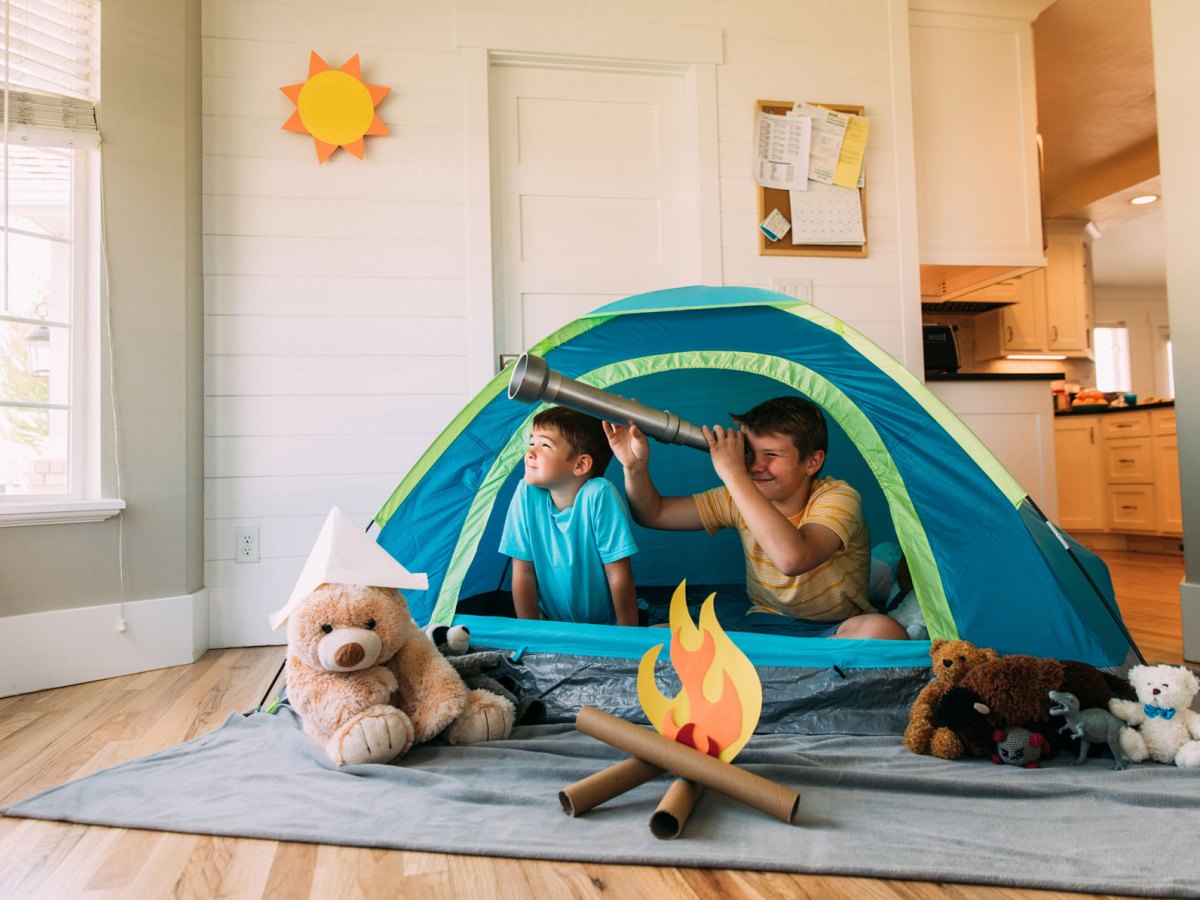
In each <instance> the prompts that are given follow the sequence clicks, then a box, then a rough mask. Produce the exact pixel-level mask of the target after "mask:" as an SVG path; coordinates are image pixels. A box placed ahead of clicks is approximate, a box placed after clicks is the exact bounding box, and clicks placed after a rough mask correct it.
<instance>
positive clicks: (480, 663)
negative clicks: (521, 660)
mask: <svg viewBox="0 0 1200 900" xmlns="http://www.w3.org/2000/svg"><path fill="white" fill-rule="evenodd" d="M425 633H426V634H427V635H429V639H430V640H431V641H433V645H434V646H435V647H437V648H438V650H439V651H441V653H442V655H443V656H444V657H446V661H447V662H448V663H450V665H451V667H453V668H454V670H455V671H456V672H458V674H459V675H460V676H461V677H462V680H463V681H464V682H465V683H466V685H467V687H468V688H471V689H472V690H475V689H478V690H482V691H488V692H490V693H493V694H498V695H500V696H501V697H504V698H506V699H507V700H508V701H509V702H511V703H512V705H513V708H514V709H515V710H516V715H515V716H514V718H513V722H514V724H516V725H533V724H536V723H537V722H540V721H542V720H543V719H544V718H545V716H546V705H545V704H544V703H542V701H541V700H539V699H538V698H536V697H528V696H523V695H522V693H521V686H520V685H519V684H518V683H517V682H516V680H515V679H513V678H511V677H509V676H508V675H500V676H497V677H492V676H491V675H488V674H486V672H487V671H489V670H492V669H496V668H497V667H499V665H500V663H501V662H503V661H504V659H505V654H503V653H501V652H500V651H499V650H475V651H471V649H470V647H471V630H470V629H469V628H467V626H466V625H427V626H426V627H425Z"/></svg>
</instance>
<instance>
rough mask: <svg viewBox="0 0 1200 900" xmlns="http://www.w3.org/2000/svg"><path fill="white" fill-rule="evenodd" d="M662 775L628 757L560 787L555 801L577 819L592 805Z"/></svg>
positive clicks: (645, 764)
mask: <svg viewBox="0 0 1200 900" xmlns="http://www.w3.org/2000/svg"><path fill="white" fill-rule="evenodd" d="M662 773H663V770H662V769H660V768H659V767H658V766H652V765H651V764H650V763H648V762H643V761H642V760H640V759H636V758H630V759H627V760H625V761H624V762H619V763H617V764H616V765H615V766H609V767H608V768H607V769H602V770H601V771H599V772H597V773H596V774H595V775H589V776H588V777H587V778H584V779H581V780H580V781H577V782H575V783H574V784H572V785H569V786H568V787H565V788H563V789H562V790H561V791H559V792H558V802H559V804H560V805H561V806H562V811H563V812H565V813H566V814H567V815H568V816H581V815H583V814H584V813H585V812H587V811H588V810H589V809H591V808H592V807H593V806H599V805H600V804H601V803H603V802H605V801H606V800H611V799H612V798H613V797H617V796H620V795H621V794H624V793H625V792H626V791H631V790H633V789H634V788H635V787H637V786H638V785H640V784H645V783H646V782H647V781H649V780H650V779H652V778H657V777H658V776H659V775H661V774H662Z"/></svg>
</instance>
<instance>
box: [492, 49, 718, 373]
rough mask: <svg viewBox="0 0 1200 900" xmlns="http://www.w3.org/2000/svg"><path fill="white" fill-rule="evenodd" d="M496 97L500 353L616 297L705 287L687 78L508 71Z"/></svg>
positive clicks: (496, 82)
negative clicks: (692, 285) (702, 279)
mask: <svg viewBox="0 0 1200 900" xmlns="http://www.w3.org/2000/svg"><path fill="white" fill-rule="evenodd" d="M490 90H491V98H490V109H491V140H492V157H493V170H492V176H493V178H492V185H493V187H492V191H493V216H494V218H493V234H494V235H495V237H494V247H493V251H494V252H493V267H494V294H493V296H494V303H495V339H496V345H495V346H496V347H497V348H498V351H499V353H500V354H516V353H520V352H521V351H523V350H525V349H528V348H529V347H530V346H532V345H533V344H534V343H536V342H537V341H538V340H540V339H541V338H543V337H545V336H546V335H548V334H550V333H551V332H553V331H554V330H555V329H557V328H559V327H561V326H562V325H565V324H566V323H568V322H570V321H571V320H573V319H575V318H577V317H578V316H579V315H581V314H583V313H586V312H589V311H591V310H593V309H595V308H596V307H598V306H600V305H602V304H604V303H607V302H609V301H611V300H615V299H619V298H621V297H625V296H628V295H630V294H636V293H642V292H644V291H650V290H657V289H660V288H667V287H677V286H680V285H686V284H696V283H698V282H699V281H700V280H701V274H700V247H699V238H698V234H699V228H698V213H697V210H698V189H697V181H698V179H697V175H696V169H697V163H696V161H697V159H698V154H697V153H696V152H695V148H694V147H693V146H691V139H690V137H689V135H690V134H691V133H692V130H691V129H690V128H689V123H688V120H687V112H686V102H685V95H684V83H683V76H682V75H681V74H679V73H670V72H662V73H647V72H635V71H628V70H621V69H602V68H601V69H595V68H593V69H562V68H539V67H533V66H524V65H522V66H517V65H496V66H493V68H492V69H491V78H490Z"/></svg>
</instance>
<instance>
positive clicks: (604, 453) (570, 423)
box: [533, 406, 613, 478]
mask: <svg viewBox="0 0 1200 900" xmlns="http://www.w3.org/2000/svg"><path fill="white" fill-rule="evenodd" d="M533 427H534V428H552V429H554V430H555V431H557V432H558V433H559V434H560V435H562V437H563V439H564V440H565V441H566V442H567V443H568V444H570V445H571V451H572V452H573V453H574V454H575V455H576V456H578V455H579V454H581V453H586V454H587V455H588V456H590V457H591V458H592V469H591V471H590V472H589V473H588V477H589V478H596V477H597V476H599V475H603V474H604V470H605V469H607V468H608V464H609V462H610V461H611V460H612V455H613V452H612V447H610V446H609V445H608V437H607V436H606V435H605V434H604V426H603V425H601V424H600V420H599V419H597V418H595V417H594V416H589V415H587V414H586V413H581V412H576V411H575V410H573V409H567V408H566V407H565V406H551V407H549V408H548V409H543V410H542V411H541V412H540V413H538V414H537V415H536V416H534V417H533Z"/></svg>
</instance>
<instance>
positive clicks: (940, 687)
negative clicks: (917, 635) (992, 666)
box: [904, 638, 999, 758]
mask: <svg viewBox="0 0 1200 900" xmlns="http://www.w3.org/2000/svg"><path fill="white" fill-rule="evenodd" d="M929 658H930V661H931V663H932V665H933V679H934V680H933V681H931V682H929V684H927V685H925V687H923V688H921V693H919V694H918V695H917V699H916V700H915V701H914V702H913V705H912V708H911V709H910V710H909V712H908V727H907V728H906V729H905V730H904V746H905V747H907V748H908V749H909V750H911V751H912V752H913V753H920V754H923V755H926V756H928V755H929V754H930V753H933V754H934V755H936V756H946V758H952V757H951V756H949V755H948V754H950V753H951V748H949V747H942V746H941V745H942V744H944V743H946V742H947V741H949V742H952V743H953V744H954V745H955V746H956V747H957V748H958V752H957V753H956V754H954V755H956V756H961V755H962V747H961V742H960V741H959V739H958V738H957V737H956V736H955V735H954V734H953V732H951V731H950V730H949V729H948V728H936V727H935V726H934V724H933V711H934V709H935V708H936V707H937V705H938V702H939V701H940V700H941V699H942V697H944V696H945V695H946V692H947V691H948V690H950V688H952V687H954V686H955V685H956V684H958V683H959V682H960V681H961V680H962V679H963V677H964V676H965V675H966V674H967V673H968V672H970V671H971V669H973V668H975V666H978V665H980V664H981V663H985V662H987V661H988V660H993V659H998V658H999V657H998V654H997V653H996V651H995V650H989V649H987V648H984V647H976V646H975V645H974V644H971V643H969V642H967V641H947V640H943V639H942V638H937V639H935V640H934V641H932V642H931V643H930V645H929ZM935 748H936V749H935ZM939 750H940V752H938V751H939Z"/></svg>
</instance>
